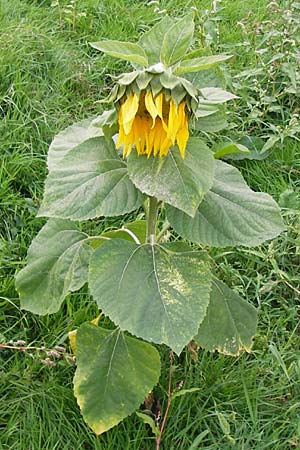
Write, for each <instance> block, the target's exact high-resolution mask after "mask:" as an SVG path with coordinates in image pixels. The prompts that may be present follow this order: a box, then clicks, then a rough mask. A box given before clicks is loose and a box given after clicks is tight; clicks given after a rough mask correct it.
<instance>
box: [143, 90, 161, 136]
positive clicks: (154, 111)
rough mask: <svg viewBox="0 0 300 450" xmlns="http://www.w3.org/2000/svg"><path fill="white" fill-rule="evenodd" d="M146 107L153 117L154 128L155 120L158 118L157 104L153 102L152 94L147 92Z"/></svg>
mask: <svg viewBox="0 0 300 450" xmlns="http://www.w3.org/2000/svg"><path fill="white" fill-rule="evenodd" d="M145 106H146V108H147V111H148V112H149V114H150V116H151V117H152V128H153V127H154V125H155V119H156V117H157V114H158V112H157V109H156V106H155V103H154V101H153V97H152V93H151V92H147V93H146V95H145Z"/></svg>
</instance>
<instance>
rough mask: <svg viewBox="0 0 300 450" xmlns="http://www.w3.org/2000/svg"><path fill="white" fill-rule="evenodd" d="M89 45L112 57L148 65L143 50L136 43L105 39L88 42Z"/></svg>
mask: <svg viewBox="0 0 300 450" xmlns="http://www.w3.org/2000/svg"><path fill="white" fill-rule="evenodd" d="M90 45H91V46H92V47H93V48H95V49H97V50H101V52H104V53H106V54H107V55H109V56H113V57H114V58H120V59H125V60H126V61H130V62H133V63H137V64H140V65H141V66H145V67H146V66H147V65H148V57H147V55H146V53H145V50H144V49H143V48H142V47H141V46H140V45H138V44H133V43H132V42H122V41H109V40H107V41H99V42H90Z"/></svg>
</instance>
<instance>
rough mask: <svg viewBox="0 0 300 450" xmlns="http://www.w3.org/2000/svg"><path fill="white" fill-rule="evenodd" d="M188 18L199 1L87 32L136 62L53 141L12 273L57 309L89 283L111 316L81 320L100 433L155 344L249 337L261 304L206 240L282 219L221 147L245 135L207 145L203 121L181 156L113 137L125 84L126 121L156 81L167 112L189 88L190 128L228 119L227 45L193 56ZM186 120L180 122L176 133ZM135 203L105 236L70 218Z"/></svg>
mask: <svg viewBox="0 0 300 450" xmlns="http://www.w3.org/2000/svg"><path fill="white" fill-rule="evenodd" d="M193 32H194V23H193V16H192V15H188V16H185V17H183V18H182V19H180V20H177V21H175V20H173V19H171V18H170V17H165V18H164V19H163V20H162V21H161V22H159V23H157V24H156V25H155V26H154V27H153V28H152V29H151V30H149V31H148V32H147V33H145V34H144V35H143V36H142V37H141V39H140V40H139V42H138V43H127V42H118V41H111V40H107V41H100V42H96V43H93V44H92V46H93V47H94V48H95V49H98V50H101V51H102V52H104V53H106V54H107V55H110V56H113V57H117V58H121V59H125V60H127V61H129V62H131V63H132V64H133V67H134V70H133V71H132V72H130V73H126V74H122V75H120V76H119V77H118V78H117V79H116V85H115V87H114V88H113V89H112V91H111V93H110V95H109V98H107V99H106V101H109V102H112V103H114V108H113V109H111V110H109V111H106V112H104V113H103V114H102V115H101V116H99V117H94V118H92V119H89V120H84V121H82V122H80V123H77V124H74V125H72V126H70V127H68V128H67V129H66V130H64V131H62V132H61V133H59V134H58V135H57V136H56V137H55V138H54V140H53V142H52V144H51V145H50V149H49V153H48V169H49V174H48V177H47V179H46V183H45V193H44V198H43V201H42V204H41V208H40V211H39V216H44V217H48V218H50V219H49V221H48V222H47V223H46V225H45V226H44V227H43V228H42V229H41V231H40V232H39V234H38V235H37V236H36V238H35V239H34V240H33V242H32V244H31V246H30V248H29V250H28V257H27V265H26V266H25V267H24V268H23V269H22V270H21V271H20V272H19V273H18V275H17V277H16V287H17V290H18V292H19V294H20V298H21V307H22V308H24V309H27V310H29V311H32V312H33V313H36V314H49V313H54V312H56V311H58V309H59V308H60V306H61V304H62V302H63V301H64V298H65V297H66V296H67V295H68V294H69V293H71V292H74V291H76V290H78V289H80V288H81V287H82V286H83V285H84V284H85V283H88V285H89V290H90V293H91V295H92V296H93V298H94V300H95V302H96V303H97V305H98V307H99V309H100V310H101V311H102V312H103V314H105V315H106V316H107V317H108V318H109V319H110V321H111V327H110V329H103V327H102V326H101V327H100V326H98V325H96V324H95V323H94V324H91V323H85V324H82V325H81V327H80V328H79V329H78V332H77V334H76V356H77V370H76V374H75V378H74V391H75V395H76V397H77V400H78V404H79V406H80V408H81V410H82V414H83V416H84V419H85V420H86V421H87V423H88V424H89V425H90V426H91V428H92V429H93V430H94V431H95V433H97V434H100V433H103V432H105V431H106V430H108V429H110V428H111V427H113V426H114V425H117V424H118V423H119V422H120V421H121V420H122V419H123V418H125V417H126V416H127V415H129V414H131V413H132V412H134V411H135V410H136V409H137V408H138V407H139V405H140V404H141V403H142V402H143V400H144V398H145V396H146V395H147V394H148V393H149V391H151V390H152V389H153V388H154V386H155V385H156V384H157V382H158V379H159V374H160V357H159V353H158V345H159V344H165V345H167V346H168V347H170V348H171V349H172V350H174V352H175V353H177V354H178V355H179V354H180V353H181V352H182V350H183V349H184V347H185V346H186V345H187V344H188V343H189V342H190V341H191V340H193V339H194V340H195V341H196V342H197V343H198V344H199V345H200V346H201V347H202V348H205V349H207V350H209V351H215V350H217V351H219V352H222V353H224V354H229V355H237V354H239V353H240V352H241V351H242V350H246V351H250V349H251V346H252V339H253V336H254V334H255V328H256V320H257V316H256V315H257V314H256V310H255V308H254V307H253V306H251V305H250V304H249V303H247V302H246V301H245V300H244V299H242V298H241V297H240V296H239V295H238V294H237V293H236V292H235V290H232V289H230V288H229V287H227V286H226V285H225V284H224V283H223V282H222V281H220V280H217V279H216V277H215V275H214V273H213V268H212V267H211V264H210V258H209V255H208V252H207V249H206V248H205V247H199V246H215V247H225V246H228V245H230V246H234V245H245V246H251V245H259V244H261V243H262V242H264V241H266V240H268V239H271V238H274V237H275V236H277V235H278V234H279V233H281V232H282V231H283V230H284V224H283V222H282V219H281V216H280V211H279V208H278V206H277V204H276V203H275V201H274V200H273V199H272V198H271V197H270V196H269V195H267V194H263V193H259V192H254V191H252V190H251V189H250V188H249V187H248V186H247V184H246V182H245V181H244V179H243V177H242V175H241V174H240V173H239V171H238V169H237V168H235V167H232V166H230V165H229V164H227V163H225V162H223V161H222V160H220V158H222V157H224V156H226V155H228V154H230V153H247V152H248V149H247V147H245V146H244V145H241V144H235V143H234V142H232V141H230V140H228V141H227V142H225V143H221V144H218V145H216V146H213V148H209V147H208V146H207V144H206V142H205V141H204V137H203V136H202V137H201V138H200V137H199V136H198V135H197V134H196V135H195V136H191V135H190V137H189V139H188V141H187V144H186V148H185V154H184V158H183V154H182V152H181V154H180V151H179V148H178V147H177V144H176V145H173V146H172V147H171V148H170V150H169V152H167V154H166V156H161V157H157V156H154V154H155V152H153V153H152V154H150V153H149V154H148V157H147V156H146V155H143V153H142V151H141V152H140V153H139V154H138V153H137V152H135V151H132V153H130V151H131V149H130V151H128V154H129V153H130V155H129V157H128V158H127V159H124V158H122V157H121V156H120V155H119V152H117V150H116V148H115V140H116V138H115V136H114V134H115V133H116V132H117V131H118V123H117V113H118V111H119V110H120V105H121V104H122V101H123V100H122V99H123V97H124V96H127V97H126V98H129V96H130V95H131V96H132V99H131V97H130V101H129V100H128V105H129V106H128V111H126V114H127V117H126V120H124V121H123V125H124V124H125V127H124V129H126V127H127V125H128V123H129V125H130V124H131V123H130V121H132V120H133V118H134V117H135V115H138V114H139V109H138V108H141V105H139V106H137V103H135V101H136V99H135V98H134V94H136V95H137V96H139V95H140V94H141V92H143V91H145V92H147V91H148V90H151V95H152V96H153V98H152V97H151V98H150V100H151V99H152V101H153V102H154V101H155V98H156V96H158V95H159V94H160V93H161V92H163V94H164V102H165V103H164V105H165V107H166V105H168V106H169V104H168V102H169V99H172V100H173V103H174V104H175V106H173V105H172V108H173V107H174V108H175V112H173V113H172V114H176V108H177V107H178V105H180V104H181V102H182V101H183V100H184V101H185V103H184V105H183V107H184V108H186V110H184V112H186V111H187V114H188V118H189V120H190V126H189V130H191V129H195V130H197V131H200V132H201V131H205V132H209V131H212V132H217V131H218V130H220V129H222V128H224V127H226V124H227V122H226V113H225V109H224V103H225V102H227V101H229V100H234V99H235V96H234V95H233V94H231V93H229V92H227V91H225V90H223V89H222V86H220V83H219V81H218V82H217V83H216V84H215V85H214V86H213V85H212V80H214V79H218V77H217V76H216V77H215V78H214V72H213V68H214V67H215V66H216V65H218V64H220V63H222V62H224V61H226V60H228V59H229V58H230V56H228V55H209V56H201V57H199V55H197V52H196V53H194V52H192V51H190V47H191V45H192V44H193ZM194 55H196V56H194ZM198 72H199V73H200V75H199V76H198ZM206 82H207V84H205V83H206ZM141 98H144V99H145V98H146V100H144V101H146V102H147V101H150V100H149V98H148V97H147V96H146V97H145V95H144V97H142V95H141ZM153 104H154V103H153ZM160 107H161V105H160ZM151 108H153V110H155V111H156V112H155V114H156V115H155V117H154V118H153V116H152V115H151V114H150V112H151ZM155 108H156V109H155ZM147 114H148V116H149V120H153V126H152V128H153V127H154V121H155V120H156V119H155V118H156V116H157V115H159V114H160V120H161V124H162V125H161V126H164V127H165V129H167V128H168V126H167V125H168V124H167V123H166V122H167V120H171V119H170V117H171V113H170V115H169V116H168V117H166V116H165V115H164V114H163V111H162V110H160V108H159V105H158V104H157V105H156V106H155V107H154V106H151V105H150V106H149V105H148V113H147ZM150 116H151V118H150ZM182 117H183V118H184V120H186V123H187V119H185V117H186V116H185V115H184V114H182V116H181V119H178V123H179V121H180V120H183V119H182ZM146 119H147V120H148V117H146ZM126 121H127V122H126ZM129 125H128V128H130V126H129ZM179 125H180V124H179ZM162 129H163V128H161V130H162ZM169 129H171V128H170V127H169ZM149 130H151V128H149ZM178 130H179V131H180V129H179V128H178V129H176V130H175V131H174V134H176V133H177V136H178V137H177V139H178V142H179V141H180V139H181V138H180V133H179V131H178ZM168 132H169V131H168ZM149 133H150V132H149ZM161 133H162V131H161ZM190 134H191V133H190ZM198 134H199V133H198ZM172 139H173V141H175V138H174V137H173V138H172ZM172 139H171V138H170V140H172ZM186 139H187V137H186ZM176 142H177V141H176ZM142 150H143V149H142ZM141 207H144V210H145V218H144V219H143V220H140V219H139V220H137V221H135V222H129V223H125V224H124V225H123V227H122V228H120V229H106V230H104V232H103V233H102V234H101V235H99V236H98V235H94V236H89V235H88V234H87V233H85V232H84V231H83V230H84V225H85V223H83V224H81V225H80V226H79V225H78V224H76V223H75V222H74V221H86V220H89V219H95V218H98V219H99V218H101V217H111V216H120V215H122V214H125V213H129V212H132V211H135V210H138V209H139V208H141ZM159 212H160V213H161V214H162V215H163V214H164V215H165V218H166V219H167V221H168V222H169V224H170V225H171V226H172V227H173V229H174V230H175V232H176V233H178V235H180V236H181V237H183V238H185V239H187V240H188V241H190V242H193V243H194V244H196V245H194V246H193V247H192V246H191V245H190V244H188V243H183V242H178V241H176V242H166V241H167V238H166V235H164V231H165V230H166V228H167V227H168V226H169V225H168V223H167V227H165V226H164V227H163V229H162V230H161V229H160V226H159V223H157V215H158V213H159ZM197 245H198V246H197ZM214 268H215V266H214ZM74 336H75V335H73V339H75V337H74ZM74 348H75V347H74Z"/></svg>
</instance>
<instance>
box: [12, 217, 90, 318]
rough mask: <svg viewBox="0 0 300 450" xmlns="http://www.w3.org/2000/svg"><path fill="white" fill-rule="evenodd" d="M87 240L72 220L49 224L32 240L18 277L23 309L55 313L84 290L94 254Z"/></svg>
mask: <svg viewBox="0 0 300 450" xmlns="http://www.w3.org/2000/svg"><path fill="white" fill-rule="evenodd" d="M87 238H88V236H87V235H86V234H85V233H82V232H80V231H78V230H77V229H76V227H75V225H74V223H72V222H71V221H69V220H55V219H51V220H49V222H48V223H47V224H46V225H45V226H44V227H43V228H42V229H41V231H40V232H39V234H38V235H37V236H36V237H35V238H34V239H33V241H32V243H31V245H30V247H29V250H28V255H27V265H26V266H25V267H24V268H23V269H22V270H21V271H20V272H19V273H18V274H17V277H16V289H17V291H18V293H19V295H20V299H21V307H22V308H24V309H27V310H29V311H31V312H33V313H35V314H51V313H55V312H56V311H58V310H59V307H60V305H61V303H62V302H63V300H64V298H65V297H66V295H67V294H68V293H69V292H73V291H76V290H78V289H80V288H81V286H83V284H84V283H85V282H86V281H87V271H88V264H89V259H90V256H91V253H92V252H93V250H92V248H91V247H90V246H89V245H88V244H87Z"/></svg>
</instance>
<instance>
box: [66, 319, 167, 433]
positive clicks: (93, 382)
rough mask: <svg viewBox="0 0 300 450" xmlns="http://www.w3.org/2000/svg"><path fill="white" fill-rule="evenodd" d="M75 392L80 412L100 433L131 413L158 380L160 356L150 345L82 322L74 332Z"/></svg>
mask: <svg viewBox="0 0 300 450" xmlns="http://www.w3.org/2000/svg"><path fill="white" fill-rule="evenodd" d="M76 342H77V348H76V364H77V369H76V373H75V377H74V393H75V396H76V398H77V402H78V404H79V406H80V408H81V412H82V415H83V417H84V419H85V421H86V422H87V423H88V425H89V426H90V427H91V428H92V430H93V431H94V432H95V433H96V434H102V433H104V432H105V431H107V430H109V429H110V428H112V427H114V426H115V425H117V424H118V423H119V422H121V420H123V419H124V418H125V417H127V416H128V415H129V414H132V413H133V412H134V411H135V410H136V409H137V408H138V407H139V405H140V404H141V403H143V401H144V399H145V397H146V395H147V394H148V393H149V392H150V391H151V390H152V389H153V387H154V386H155V385H156V384H157V383H158V380H159V376H160V357H159V353H158V351H157V350H156V349H155V348H154V347H153V346H152V345H150V344H148V343H146V342H142V341H139V340H138V339H134V338H132V337H128V336H125V335H124V333H122V331H121V330H118V329H116V330H104V329H102V328H98V327H97V326H96V325H93V324H90V323H85V324H83V325H81V327H80V328H79V329H78V331H77V337H76Z"/></svg>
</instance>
